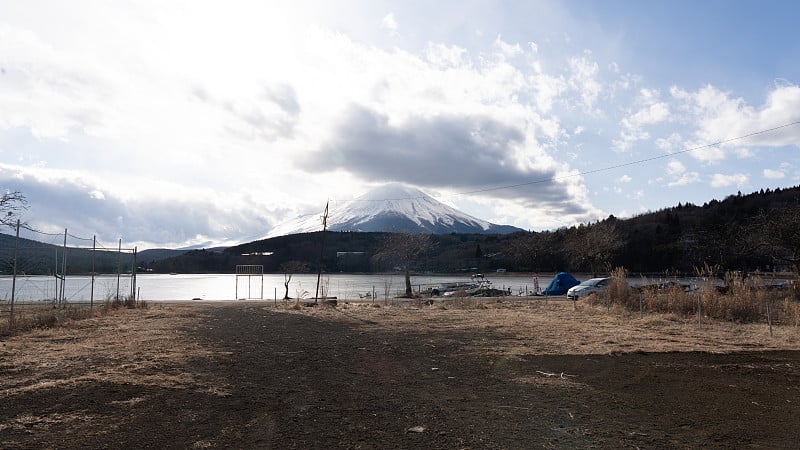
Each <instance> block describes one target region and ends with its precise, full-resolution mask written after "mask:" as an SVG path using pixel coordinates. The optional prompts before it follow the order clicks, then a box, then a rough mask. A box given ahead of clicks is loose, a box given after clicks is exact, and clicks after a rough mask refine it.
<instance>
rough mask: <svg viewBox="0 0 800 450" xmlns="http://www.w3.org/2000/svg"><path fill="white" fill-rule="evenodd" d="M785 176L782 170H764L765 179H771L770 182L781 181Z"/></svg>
mask: <svg viewBox="0 0 800 450" xmlns="http://www.w3.org/2000/svg"><path fill="white" fill-rule="evenodd" d="M785 176H786V174H785V173H784V172H783V171H782V170H773V169H764V178H769V179H770V180H780V179H783V178H784V177H785Z"/></svg>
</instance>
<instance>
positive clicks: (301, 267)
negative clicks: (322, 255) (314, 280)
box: [280, 261, 308, 300]
mask: <svg viewBox="0 0 800 450" xmlns="http://www.w3.org/2000/svg"><path fill="white" fill-rule="evenodd" d="M280 271H281V272H283V287H284V288H286V292H285V293H284V294H283V299H284V300H289V299H290V298H291V297H289V283H291V281H292V275H294V274H295V273H305V272H307V271H308V266H307V265H306V263H304V262H302V261H286V262H284V263H281V265H280Z"/></svg>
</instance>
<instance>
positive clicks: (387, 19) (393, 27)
mask: <svg viewBox="0 0 800 450" xmlns="http://www.w3.org/2000/svg"><path fill="white" fill-rule="evenodd" d="M381 25H383V27H384V28H386V29H387V30H389V32H390V33H391V34H397V20H395V18H394V13H391V12H390V13H389V14H386V15H385V16H383V19H382V20H381Z"/></svg>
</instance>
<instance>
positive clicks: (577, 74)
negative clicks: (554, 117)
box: [568, 52, 603, 114]
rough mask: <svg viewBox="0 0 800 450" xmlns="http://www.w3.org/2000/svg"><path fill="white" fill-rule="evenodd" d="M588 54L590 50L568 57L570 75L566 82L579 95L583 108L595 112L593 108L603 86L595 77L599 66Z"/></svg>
mask: <svg viewBox="0 0 800 450" xmlns="http://www.w3.org/2000/svg"><path fill="white" fill-rule="evenodd" d="M589 55H590V52H586V53H585V54H584V55H583V56H580V57H578V56H575V57H572V58H570V59H569V61H568V65H569V69H570V75H569V80H568V83H569V86H570V87H572V89H574V90H575V91H577V92H578V94H579V95H580V97H581V101H582V104H583V108H584V110H585V111H586V112H588V113H592V114H595V113H597V111H596V110H595V107H596V103H597V99H598V97H599V96H600V92H601V91H602V89H603V86H602V84H601V83H600V81H599V80H598V79H597V77H598V73H599V66H598V65H597V63H596V62H594V61H592V60H590V59H589Z"/></svg>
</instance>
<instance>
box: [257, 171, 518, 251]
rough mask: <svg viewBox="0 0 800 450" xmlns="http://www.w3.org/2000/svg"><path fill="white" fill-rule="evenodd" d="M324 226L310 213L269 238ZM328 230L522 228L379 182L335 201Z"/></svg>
mask: <svg viewBox="0 0 800 450" xmlns="http://www.w3.org/2000/svg"><path fill="white" fill-rule="evenodd" d="M321 230H322V222H321V220H320V217H319V215H309V216H304V217H300V218H297V219H294V220H291V221H289V222H286V223H283V224H281V225H279V226H277V227H275V228H274V229H273V230H272V231H271V232H270V233H269V235H267V238H269V237H276V236H282V235H287V234H295V233H307V232H313V231H321ZM328 230H331V231H363V232H375V231H382V232H407V233H434V234H442V233H512V232H514V231H519V229H517V228H515V227H511V226H503V225H494V224H492V223H489V222H487V221H485V220H481V219H477V218H475V217H472V216H470V215H468V214H465V213H463V212H461V211H458V210H457V209H455V208H452V207H450V206H447V205H445V204H443V203H441V202H439V201H437V200H436V199H434V198H432V197H430V196H428V195H427V194H425V193H424V192H422V191H421V190H419V189H417V188H414V187H411V186H407V185H403V184H399V183H391V184H386V185H382V186H378V187H375V188H373V189H371V190H370V191H369V192H367V193H365V194H363V195H361V196H360V197H358V198H356V199H355V200H351V201H349V202H344V203H341V204H333V205H332V206H331V208H330V211H329V215H328Z"/></svg>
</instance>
